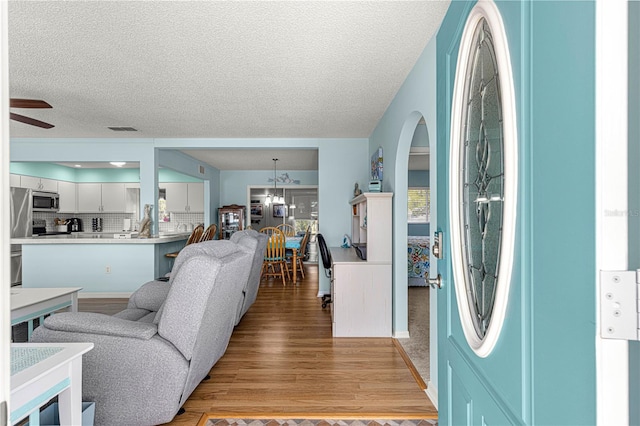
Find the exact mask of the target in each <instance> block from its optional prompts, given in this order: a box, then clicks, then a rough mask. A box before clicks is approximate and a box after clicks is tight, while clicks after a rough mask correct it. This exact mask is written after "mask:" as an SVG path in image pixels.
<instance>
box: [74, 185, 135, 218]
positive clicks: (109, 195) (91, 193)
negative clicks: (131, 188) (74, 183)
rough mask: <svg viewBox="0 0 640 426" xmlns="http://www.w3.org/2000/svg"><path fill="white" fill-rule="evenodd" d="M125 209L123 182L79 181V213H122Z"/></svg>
mask: <svg viewBox="0 0 640 426" xmlns="http://www.w3.org/2000/svg"><path fill="white" fill-rule="evenodd" d="M125 210H126V203H125V188H124V183H79V184H78V212H79V213H97V212H102V213H123V212H125Z"/></svg>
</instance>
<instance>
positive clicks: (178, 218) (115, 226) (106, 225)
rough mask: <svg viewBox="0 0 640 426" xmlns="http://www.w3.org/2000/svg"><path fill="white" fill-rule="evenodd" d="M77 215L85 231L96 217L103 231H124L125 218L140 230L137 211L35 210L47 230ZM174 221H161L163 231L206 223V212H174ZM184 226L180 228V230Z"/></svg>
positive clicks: (188, 227) (160, 226)
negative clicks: (61, 211)
mask: <svg viewBox="0 0 640 426" xmlns="http://www.w3.org/2000/svg"><path fill="white" fill-rule="evenodd" d="M72 217H77V218H80V219H82V225H83V231H84V232H91V219H93V218H94V217H99V218H102V232H122V222H123V221H124V219H131V227H132V228H133V229H132V230H138V225H139V224H140V219H139V218H137V217H136V215H135V213H47V212H33V218H34V219H44V220H45V221H46V223H47V231H48V232H49V231H55V225H54V224H53V220H54V219H55V218H58V219H69V218H72ZM171 219H172V221H170V222H160V223H159V230H160V231H161V232H162V231H165V232H166V231H174V230H179V228H178V226H179V225H181V224H185V225H186V230H187V231H188V230H191V229H192V227H193V226H192V225H195V224H198V223H204V213H172V214H171ZM181 229H182V227H181V228H180V230H181Z"/></svg>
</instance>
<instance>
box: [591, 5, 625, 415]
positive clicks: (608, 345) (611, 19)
mask: <svg viewBox="0 0 640 426" xmlns="http://www.w3.org/2000/svg"><path fill="white" fill-rule="evenodd" d="M627 25H628V3H627V0H597V1H596V247H597V248H596V270H595V274H596V275H595V276H596V277H599V271H601V270H606V271H624V270H626V269H627V267H628V217H627V215H626V214H623V215H613V214H608V215H607V212H613V211H618V212H627V211H628V202H627V185H628V183H627V182H628V177H627V144H628V141H627V139H628V138H627V132H628V123H627V121H628V118H627V114H628V112H627V103H628V101H627V96H628V92H627V90H628V87H627V86H628V83H627V74H628V51H627V44H628V28H627ZM596 287H597V288H596V289H595V290H596V388H597V390H596V395H597V396H596V397H597V402H596V404H597V405H596V413H597V424H598V425H603V426H604V425H613V424H615V425H624V424H629V344H628V342H627V341H625V340H613V339H602V338H601V337H600V320H601V318H600V314H599V312H600V297H599V287H600V282H599V280H598V285H597V286H596Z"/></svg>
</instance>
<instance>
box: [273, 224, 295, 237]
mask: <svg viewBox="0 0 640 426" xmlns="http://www.w3.org/2000/svg"><path fill="white" fill-rule="evenodd" d="M276 228H278V229H279V230H281V231H282V233H283V234H284V236H285V237H295V235H296V228H294V227H293V225H289V224H288V223H281V224H280V225H278V226H276Z"/></svg>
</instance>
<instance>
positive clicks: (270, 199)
mask: <svg viewBox="0 0 640 426" xmlns="http://www.w3.org/2000/svg"><path fill="white" fill-rule="evenodd" d="M272 160H273V195H271V194H269V195H268V196H267V199H266V200H265V204H266V205H269V204H271V203H275V204H282V203H284V197H282V196H279V195H278V166H277V163H278V159H277V158H273V159H272Z"/></svg>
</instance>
